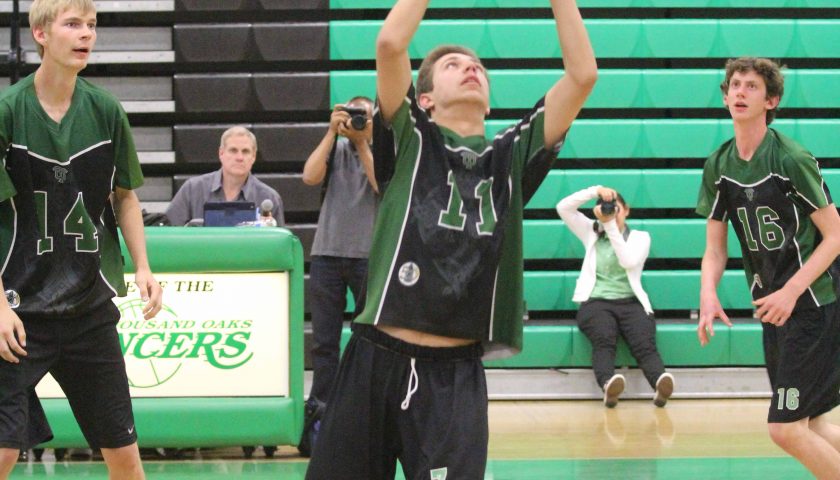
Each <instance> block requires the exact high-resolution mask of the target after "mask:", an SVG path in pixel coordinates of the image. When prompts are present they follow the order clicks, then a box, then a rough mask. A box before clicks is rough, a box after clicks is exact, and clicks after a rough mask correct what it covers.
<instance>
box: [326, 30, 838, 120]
mask: <svg viewBox="0 0 840 480" xmlns="http://www.w3.org/2000/svg"><path fill="white" fill-rule="evenodd" d="M838 28H840V24H838ZM489 74H490V84H491V85H492V88H491V92H490V108H491V109H495V108H529V107H531V106H532V105H534V103H535V102H536V101H537V100H538V99H539V98H540V97H542V96H543V95H545V92H546V91H547V90H548V89H549V88H550V87H551V86H552V85H554V82H556V81H557V79H558V78H560V76H561V75H562V74H563V71H562V70H537V69H528V70H498V69H496V70H493V69H491V70H490V72H489ZM723 74H724V72H723V70H722V69H721V70H691V69H646V70H640V69H612V70H601V72H599V75H598V83H597V84H596V85H595V90H593V92H592V95H590V97H589V99H587V101H586V104H585V105H584V108H715V109H719V108H723V105H722V97H721V93H720V90H719V89H718V88H717V86H718V85H719V84H720V82H721V81H722V80H723ZM375 89H376V72H374V71H337V72H332V73H331V74H330V97H331V99H332V103H341V102H345V101H347V99H348V98H352V97H353V96H355V95H358V94H359V92H362V93H365V94H367V95H368V96H370V97H371V98H373V96H374V93H375ZM838 91H840V70H833V69H826V70H805V69H803V70H789V71H787V72H785V96H784V98H783V99H782V103H781V105H780V107H781V108H782V109H785V108H840V95H837V92H838ZM686 92H691V95H686Z"/></svg>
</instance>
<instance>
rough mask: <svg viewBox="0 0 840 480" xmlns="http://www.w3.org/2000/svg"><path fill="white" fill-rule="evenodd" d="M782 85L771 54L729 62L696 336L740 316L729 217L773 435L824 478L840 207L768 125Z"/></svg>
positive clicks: (829, 462) (706, 195) (839, 326)
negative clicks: (756, 322)
mask: <svg viewBox="0 0 840 480" xmlns="http://www.w3.org/2000/svg"><path fill="white" fill-rule="evenodd" d="M783 86H784V78H783V77H782V74H781V70H780V68H779V67H778V65H776V64H775V63H774V62H772V61H770V60H767V59H763V58H750V57H745V58H739V59H736V60H731V61H729V62H728V63H727V65H726V78H725V80H724V82H723V83H722V84H721V91H722V92H723V95H724V104H725V105H726V107H727V108H728V109H729V112H730V114H731V115H732V119H733V124H734V130H735V138H733V139H732V140H729V141H728V142H726V143H724V144H723V145H722V146H721V147H720V148H719V149H718V150H717V151H716V152H715V153H713V154H712V155H711V156H710V157H709V158H708V159H707V160H706V164H705V166H704V168H703V183H702V186H701V188H700V195H699V200H698V205H697V213H699V214H700V215H703V216H705V217H707V218H708V222H707V225H706V252H705V254H704V256H703V266H702V273H701V291H700V321H699V325H698V330H697V333H698V337H699V339H700V343H701V344H703V345H705V344H706V343H707V342H708V341H709V335H714V330H713V320H714V318H720V319H722V320H723V321H724V322H725V323H727V324H729V325H731V323H730V322H729V319H728V318H727V316H726V314H725V313H724V312H723V309H722V308H721V305H720V301H719V300H718V298H717V292H716V289H717V285H718V282H719V281H720V278H721V276H722V274H723V271H724V269H725V268H726V257H727V251H726V243H727V242H726V236H727V226H726V222H727V221H731V222H732V228H733V230H734V231H735V234H736V235H737V236H738V240H739V242H740V243H741V251H742V253H743V259H744V271H745V273H746V277H747V283H748V285H749V288H750V292H751V295H752V300H753V304H754V305H755V307H756V311H755V317H756V318H758V319H760V320H761V322H762V323H761V325H762V331H763V343H764V358H765V363H766V365H767V372H768V374H769V377H770V385H771V389H772V394H773V397H772V400H771V403H770V408H769V412H768V415H767V421H768V428H769V431H770V437H771V438H772V439H773V441H774V442H775V443H776V444H777V445H779V446H780V447H781V448H783V449H784V450H785V451H787V452H788V453H789V454H791V455H793V456H794V457H796V458H797V459H798V460H799V461H800V462H802V463H803V464H804V465H805V466H806V467H807V468H808V469H809V470H811V472H812V473H813V474H814V475H815V476H817V477H818V478H840V452H838V450H840V427H838V426H837V425H834V424H832V423H829V422H828V421H827V420H826V419H825V416H824V414H826V413H828V412H829V411H830V410H832V409H833V408H834V407H835V406H837V405H838V404H839V403H840V393H838V390H840V310H838V308H837V293H836V291H837V290H836V289H837V287H838V281H840V279H838V278H837V274H838V273H840V271H838V270H836V268H834V267H835V266H836V262H837V255H838V253H840V216H838V214H837V209H836V208H835V206H834V203H833V202H832V200H831V195H830V194H829V192H828V187H827V186H826V185H825V182H824V181H823V178H822V175H821V173H820V169H819V165H818V164H817V160H816V159H815V158H814V157H813V156H812V155H811V154H810V152H808V151H807V150H806V149H805V148H803V147H802V146H801V145H799V144H798V143H796V142H795V141H794V140H792V139H790V138H788V137H786V136H785V135H784V134H782V133H780V132H778V131H776V130H774V129H772V128H768V125H769V124H770V123H771V122H772V121H773V118H774V117H775V113H776V108H777V107H778V104H779V101H780V99H781V96H782V93H783V91H784V88H783Z"/></svg>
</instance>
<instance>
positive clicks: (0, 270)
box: [0, 197, 18, 275]
mask: <svg viewBox="0 0 840 480" xmlns="http://www.w3.org/2000/svg"><path fill="white" fill-rule="evenodd" d="M9 205H11V206H12V212H14V216H13V221H12V225H13V228H12V242H11V244H10V245H9V252H8V254H7V255H6V258H5V259H3V268H0V275H3V274H4V273H6V267H7V266H8V265H9V259H11V258H12V250H14V249H15V240H17V216H18V212H17V207H16V206H15V198H14V197H12V198H10V199H9Z"/></svg>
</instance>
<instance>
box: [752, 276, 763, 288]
mask: <svg viewBox="0 0 840 480" xmlns="http://www.w3.org/2000/svg"><path fill="white" fill-rule="evenodd" d="M753 285H758V288H764V285H762V284H761V277H759V276H758V274H757V273H756V274H753Z"/></svg>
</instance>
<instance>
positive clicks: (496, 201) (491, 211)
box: [356, 87, 562, 353]
mask: <svg viewBox="0 0 840 480" xmlns="http://www.w3.org/2000/svg"><path fill="white" fill-rule="evenodd" d="M543 110H544V108H543V100H540V102H538V103H537V104H536V105H535V106H534V108H533V110H531V111H530V112H529V113H528V114H527V115H526V116H525V117H524V118H523V119H522V120H520V121H519V122H518V123H516V124H515V125H514V126H512V127H511V128H509V129H507V130H504V131H501V132H500V133H499V134H498V135H496V136H495V137H494V138H492V139H486V138H484V136H483V135H481V136H474V137H467V138H464V137H460V136H459V135H457V134H455V133H454V132H452V131H450V130H448V129H446V128H443V127H440V126H438V125H436V124H435V123H434V122H433V121H432V120H431V119H430V118H429V117H428V116H427V114H426V112H425V111H424V110H423V109H422V108H420V107H419V105H418V104H417V102H416V100H415V98H414V89H413V87H412V88H411V89H410V90H409V92H408V94H407V96H406V98H405V101H404V103H403V105H402V106H401V107H400V109H399V110H398V111H397V113H396V114H395V115H394V118H393V119H392V122H391V125H390V128H386V127H385V126H383V122H382V119H381V116H380V115H379V114H377V115H376V116H375V121H374V168H375V171H376V180H377V182H378V184H379V187H380V191H381V192H383V196H382V200H381V203H380V207H379V211H378V213H377V218H376V223H375V227H374V233H373V244H372V247H371V255H370V259H369V267H368V291H367V300H366V303H365V309H364V310H363V311H362V313H361V314H360V315H359V317H358V318H356V321H357V322H361V323H367V324H378V325H392V326H397V327H403V328H409V329H413V330H417V331H421V332H426V333H431V334H435V335H443V336H448V337H459V338H472V339H477V340H481V341H483V342H484V343H485V347H486V349H487V351H488V353H489V352H491V351H497V350H501V351H505V350H507V351H518V350H519V349H521V347H522V316H523V313H524V311H523V308H524V307H523V303H524V302H523V296H522V282H523V276H522V270H523V268H522V210H523V206H524V204H525V202H527V201H528V198H530V196H531V195H532V194H533V193H534V191H535V190H536V188H537V187H538V186H539V184H540V182H542V180H543V178H544V177H545V175H546V174H547V173H548V171H549V170H550V169H551V166H552V163H553V161H554V159H555V158H556V157H557V152H558V151H559V149H560V147H561V146H562V142H560V143H559V144H558V145H557V146H556V148H555V149H554V150H547V149H546V148H545V145H544V140H543V136H544V135H543V132H544V118H543V115H544V114H543ZM496 353H501V352H496Z"/></svg>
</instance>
